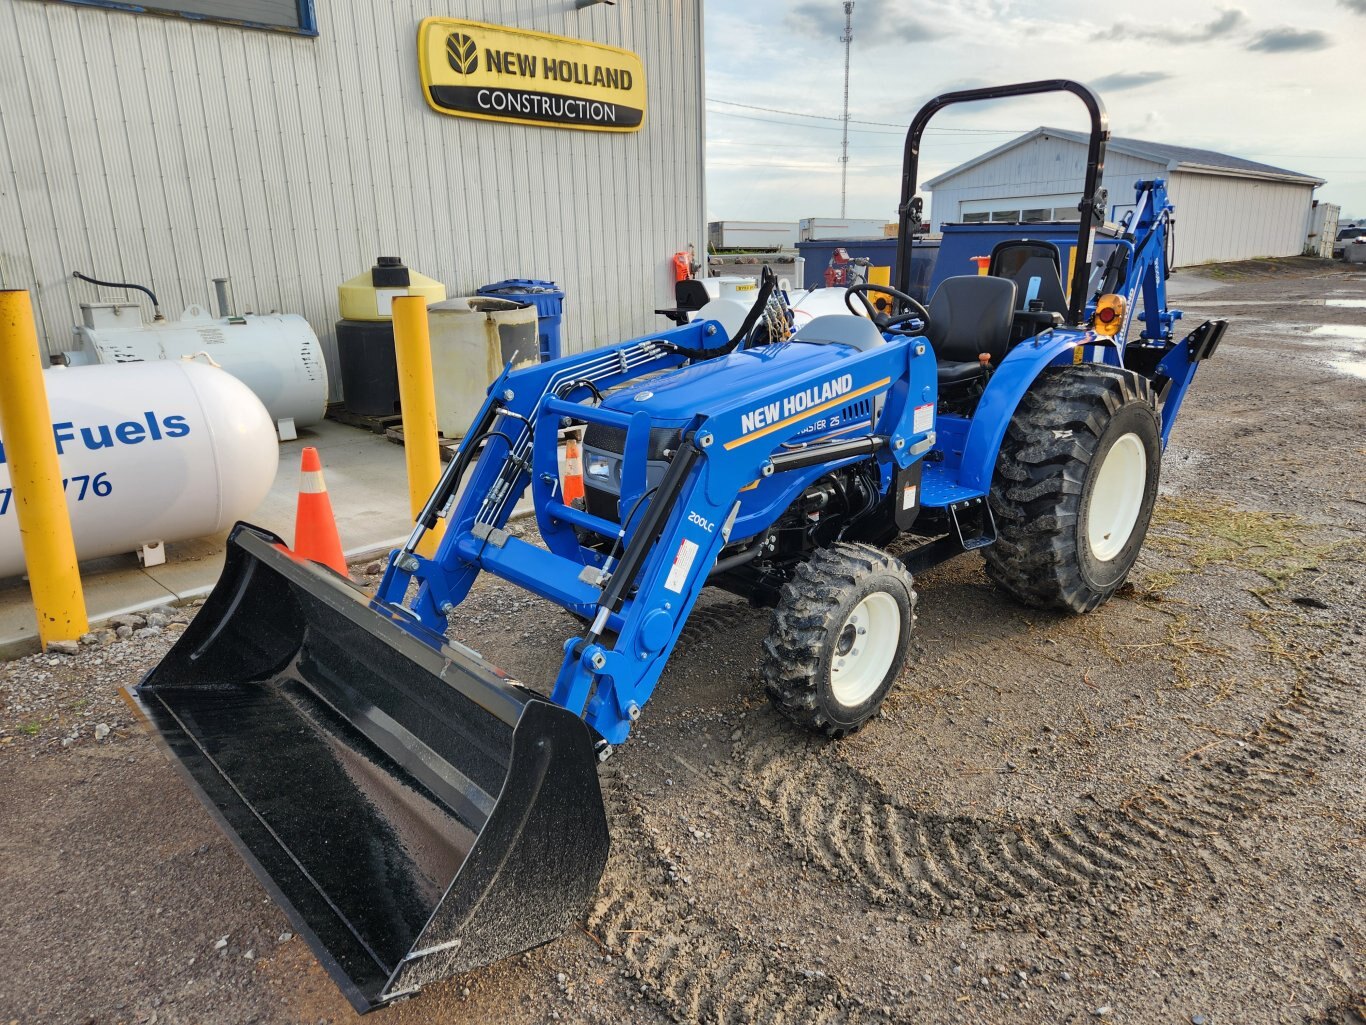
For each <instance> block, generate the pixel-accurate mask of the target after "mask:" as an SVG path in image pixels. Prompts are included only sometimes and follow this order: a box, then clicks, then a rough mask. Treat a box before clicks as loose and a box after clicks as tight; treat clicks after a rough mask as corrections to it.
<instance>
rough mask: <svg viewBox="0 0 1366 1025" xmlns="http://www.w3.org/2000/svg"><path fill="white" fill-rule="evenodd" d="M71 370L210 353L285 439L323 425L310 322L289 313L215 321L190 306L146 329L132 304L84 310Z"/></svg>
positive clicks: (319, 362)
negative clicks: (300, 430) (246, 390)
mask: <svg viewBox="0 0 1366 1025" xmlns="http://www.w3.org/2000/svg"><path fill="white" fill-rule="evenodd" d="M81 321H82V322H81V323H80V324H78V325H77V326H76V328H75V330H74V335H75V348H74V349H73V350H72V351H69V352H67V353H65V356H66V358H67V362H68V363H69V364H70V365H71V366H83V365H87V364H91V363H134V362H138V361H147V362H150V361H153V360H178V359H180V358H181V357H182V356H194V355H196V354H198V353H201V352H205V353H208V354H209V356H210V358H211V359H212V360H213V361H214V363H216V364H217V365H218V366H220V367H222V368H223V369H224V370H226V371H227V372H228V373H230V374H232V376H233V377H236V378H237V379H238V380H240V381H242V383H244V384H245V385H246V386H247V387H248V388H250V389H251V390H252V391H253V392H255V393H256V397H257V398H259V399H260V400H261V402H262V403H264V404H265V407H266V409H267V410H268V411H269V413H270V418H271V419H272V420H274V421H275V422H276V425H277V427H278V429H279V432H280V437H281V439H282V440H286V441H287V440H290V439H292V438H294V437H295V436H296V435H295V433H294V430H293V429H294V428H295V427H307V426H309V425H310V424H315V423H318V422H319V421H321V420H322V418H323V414H324V413H325V412H326V410H327V364H326V363H324V362H323V353H322V346H321V345H319V344H318V336H317V335H315V334H314V333H313V329H312V328H311V327H309V325H308V321H306V320H304V318H303V317H300V316H299V315H297V314H294V313H268V314H264V315H262V314H247V315H246V316H242V317H217V318H216V317H213V316H210V314H209V313H208V311H206V310H205V309H203V308H202V307H200V306H195V305H192V306H188V307H186V309H185V312H184V313H183V314H181V316H180V319H179V320H159V321H153V322H152V323H150V324H147V323H144V322H143V319H142V312H141V307H139V306H138V305H137V304H136V303H81Z"/></svg>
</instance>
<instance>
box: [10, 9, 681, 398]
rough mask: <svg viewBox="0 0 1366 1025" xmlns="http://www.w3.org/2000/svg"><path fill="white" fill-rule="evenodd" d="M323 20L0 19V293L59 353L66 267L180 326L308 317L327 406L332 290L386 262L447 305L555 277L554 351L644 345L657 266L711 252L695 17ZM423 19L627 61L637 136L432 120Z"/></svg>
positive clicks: (657, 288)
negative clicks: (144, 288)
mask: <svg viewBox="0 0 1366 1025" xmlns="http://www.w3.org/2000/svg"><path fill="white" fill-rule="evenodd" d="M318 6H319V10H318V18H319V26H318V30H319V36H318V38H316V39H310V38H304V37H298V36H292V35H285V34H276V33H270V32H261V31H253V30H246V29H238V28H233V27H230V26H221V25H214V24H208V23H195V22H189V21H183V20H178V19H173V18H172V19H168V18H160V17H151V16H146V15H137V14H129V13H123V12H116V11H106V10H101V9H97V8H88V7H76V6H67V5H64V4H44V3H40V2H37V0H0V285H2V286H3V287H6V288H28V289H32V290H33V291H34V295H35V304H36V307H37V313H38V317H39V322H40V327H41V330H42V331H43V333H44V335H45V337H46V339H47V344H48V346H49V348H50V350H51V351H54V352H56V351H59V350H61V349H62V348H64V347H65V346H66V341H67V338H68V337H69V335H70V330H71V324H72V323H74V321H75V319H76V316H77V304H78V303H79V302H81V301H89V300H93V299H96V298H98V297H99V291H100V290H97V289H95V288H93V287H91V286H88V285H84V284H81V283H80V282H73V281H72V280H71V276H70V275H71V271H73V270H81V271H84V272H86V273H89V274H93V275H95V276H97V277H104V278H106V279H109V280H124V281H135V282H139V283H141V284H147V285H149V286H150V287H152V289H153V290H154V291H155V292H157V294H158V296H159V298H160V299H161V303H162V306H163V308H164V309H165V310H166V311H167V313H168V315H171V316H174V315H176V314H177V313H178V312H179V310H180V309H181V308H182V307H183V306H185V305H187V304H189V303H201V304H208V303H209V302H210V301H211V297H212V285H211V284H210V282H211V279H212V278H214V277H220V276H228V277H230V278H232V291H233V295H234V298H235V303H236V308H237V309H238V310H253V311H268V310H276V309H278V310H285V311H289V312H299V313H302V314H304V315H305V316H306V317H307V318H308V319H309V321H310V322H311V323H312V324H313V326H314V328H315V329H316V330H317V331H318V333H319V335H320V336H322V337H323V339H324V348H325V350H326V352H327V355H328V364H329V371H330V372H331V377H332V381H333V382H334V385H333V386H334V389H335V387H336V382H337V381H338V380H339V375H338V373H337V365H336V359H335V346H334V341H333V338H332V325H333V323H334V321H335V320H336V319H337V316H338V314H337V304H336V291H335V289H336V285H337V284H338V283H340V282H341V281H343V280H345V279H347V278H349V277H351V276H353V275H355V274H357V273H360V272H361V271H363V270H364V269H366V268H367V267H369V266H370V264H371V263H372V261H373V260H374V258H375V257H376V256H378V255H380V254H381V253H383V254H397V255H400V256H402V257H403V258H404V259H405V260H406V261H407V262H408V264H409V265H410V266H412V267H414V268H415V269H418V270H421V271H422V272H424V273H427V274H430V275H432V276H433V277H436V278H438V279H440V280H442V281H444V282H445V283H446V286H447V288H448V290H449V291H450V294H452V295H460V294H467V293H471V292H473V291H474V289H475V288H476V287H477V286H479V285H481V284H485V283H487V282H490V281H495V280H498V279H501V278H508V277H539V278H551V279H554V280H555V281H557V282H559V283H560V285H561V286H562V287H563V288H564V289H565V291H566V293H567V295H568V298H567V300H566V305H565V324H564V331H565V344H566V351H577V350H582V349H586V348H592V347H593V346H595V345H599V344H602V343H605V342H610V341H615V340H618V339H621V338H626V337H630V336H632V335H637V334H643V333H645V332H647V331H650V330H652V329H655V328H657V327H659V326H660V323H659V318H657V317H656V316H655V315H654V313H653V310H654V308H655V307H656V306H658V305H665V304H667V305H672V301H671V300H672V277H671V275H670V273H669V263H668V257H669V254H671V253H673V252H674V251H675V250H677V249H679V248H682V247H683V246H685V245H686V244H687V243H689V242H694V243H696V244H697V245H698V246H699V248H701V246H702V244H703V243H704V242H705V240H706V236H705V224H704V214H703V195H702V184H703V183H702V161H701V142H700V140H701V138H702V128H703V126H702V95H703V89H702V53H701V45H702V42H701V41H702V27H701V18H702V14H701V10H700V2H699V0H657V2H653V3H650V4H638V3H630V4H622V5H618V6H614V7H609V6H606V5H599V6H595V7H591V8H588V9H586V10H584V11H575V10H574V9H572V5H571V4H567V3H564V2H563V0H516V2H507V0H502V2H500V0H470V2H468V3H455V4H449V5H446V6H444V7H441V6H440V5H438V6H437V7H433V6H431V5H430V3H419V2H416V0H395V2H393V3H384V4H376V3H373V2H370V0H330V2H329V3H326V4H319V5H318ZM433 13H441V14H448V15H450V16H455V17H468V18H473V19H476V20H484V21H489V22H496V23H498V24H504V25H512V26H517V27H521V28H529V29H536V30H539V31H544V32H554V33H560V34H563V35H569V36H575V37H579V38H583V39H591V40H595V41H597V42H602V43H608V44H611V45H614V46H621V47H624V48H625V49H628V50H633V51H635V52H636V53H638V54H640V56H641V59H642V61H643V62H644V65H645V72H646V76H647V88H648V96H649V99H648V103H649V111H648V113H647V115H646V122H645V127H644V128H643V129H642V130H641V131H640V132H638V133H635V134H621V135H618V134H611V133H598V132H583V131H571V130H565V129H555V128H537V127H531V126H524V125H510V124H499V123H493V122H482V121H474V120H469V119H462V118H453V117H447V116H444V115H440V114H437V113H435V112H434V111H432V110H430V109H429V108H428V107H427V105H426V103H425V102H424V100H423V97H422V90H421V85H420V82H419V78H418V71H417V55H416V50H417V45H416V38H417V26H418V23H419V21H420V20H421V19H422V18H423V17H425V16H427V15H429V14H433ZM111 294H112V293H111Z"/></svg>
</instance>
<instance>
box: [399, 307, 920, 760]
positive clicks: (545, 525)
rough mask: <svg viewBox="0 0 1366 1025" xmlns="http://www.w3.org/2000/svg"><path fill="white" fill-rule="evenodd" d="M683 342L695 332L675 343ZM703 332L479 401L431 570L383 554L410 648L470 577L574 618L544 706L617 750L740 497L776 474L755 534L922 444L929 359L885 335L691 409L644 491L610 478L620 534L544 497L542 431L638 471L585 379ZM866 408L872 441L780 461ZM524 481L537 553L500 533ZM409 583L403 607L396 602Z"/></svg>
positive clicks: (513, 382)
mask: <svg viewBox="0 0 1366 1025" xmlns="http://www.w3.org/2000/svg"><path fill="white" fill-rule="evenodd" d="M689 330H691V331H694V332H696V335H697V337H695V338H693V339H687V338H685V337H684V336H682V335H680V334H679V332H683V331H689ZM709 330H712V334H710V335H708V334H707V331H709ZM718 335H719V340H717V341H716V344H717V345H720V344H721V343H722V342H724V334H723V333H722V332H720V331H719V330H714V329H713V328H712V326H711V325H706V326H702V327H699V326H698V325H696V324H694V325H690V326H689V327H688V328H685V329H678V331H675V332H666V333H665V334H664V335H660V336H656V337H654V338H653V339H640V340H637V341H635V342H631V343H626V344H625V345H623V346H619V347H616V348H614V349H609V350H597V351H595V352H594V353H591V354H589V355H588V356H586V357H585V358H584V359H583V360H581V361H574V362H573V363H572V364H571V365H570V366H569V367H563V368H559V365H558V364H548V365H546V366H545V367H540V368H534V369H533V370H531V371H529V372H528V371H522V372H518V373H512V374H508V375H506V377H505V378H504V379H502V380H500V382H499V383H497V384H495V385H494V388H493V389H492V390H491V396H492V398H491V400H490V401H492V402H497V401H499V400H500V396H501V402H502V403H504V404H503V405H502V406H501V410H500V412H499V415H498V416H497V418H496V419H495V421H494V427H493V430H492V431H491V432H490V433H489V435H488V437H489V439H490V440H489V441H488V442H487V443H486V444H485V446H484V450H483V452H482V454H481V455H480V456H479V459H478V461H477V463H475V465H474V466H473V469H472V473H471V476H470V481H469V484H468V486H467V487H466V490H465V492H464V494H463V495H462V497H461V498H460V500H459V502H458V503H457V504H456V505H455V507H454V509H453V511H452V512H451V514H450V517H449V522H450V526H449V528H448V530H447V532H446V535H445V537H444V539H443V541H442V544H441V546H440V547H439V548H438V550H437V552H436V553H435V555H434V556H433V558H432V559H430V560H427V559H423V558H422V557H421V556H418V555H416V554H415V553H412V552H405V551H400V552H397V553H395V555H394V557H393V558H392V559H391V562H390V566H389V569H388V572H387V573H386V576H385V579H384V581H383V582H382V585H381V589H380V593H379V597H380V599H381V600H382V601H383V602H384V603H385V604H386V605H387V606H389V607H391V608H393V609H394V610H395V613H396V614H397V615H398V616H399V617H400V619H403V618H406V619H407V620H408V621H410V622H413V623H414V627H415V629H414V634H415V635H416V636H431V634H430V633H429V631H434V632H440V631H443V630H444V629H445V613H444V611H443V609H449V608H452V607H454V605H455V604H457V603H458V602H459V600H460V599H461V598H463V597H464V595H465V594H466V593H468V590H469V587H470V585H471V584H472V583H473V580H474V578H475V577H476V576H477V574H478V573H480V572H489V573H493V574H494V575H495V576H498V577H501V578H503V579H506V580H509V581H511V582H513V583H515V584H517V585H518V586H520V587H522V588H525V589H527V590H529V591H532V592H533V593H536V594H539V595H540V596H541V597H544V598H547V599H549V600H551V601H553V602H556V603H557V604H559V605H561V606H563V607H565V608H567V609H569V610H570V611H572V612H575V613H576V614H578V615H579V616H581V617H583V618H585V619H588V620H590V621H591V624H592V625H591V626H590V627H589V629H588V630H587V631H586V632H585V633H584V634H583V635H582V636H576V637H570V638H567V639H566V640H565V641H564V660H563V663H562V665H561V668H560V671H559V674H558V676H557V678H556V680H555V681H554V684H553V690H552V691H551V695H550V696H551V700H552V701H554V703H555V704H557V705H560V706H561V707H563V708H566V709H568V710H569V711H571V712H574V713H576V714H581V715H582V716H583V717H584V719H585V720H586V721H587V722H588V724H589V725H590V726H591V727H593V729H594V730H596V731H597V733H598V735H599V736H600V737H601V738H602V739H603V740H604V741H605V742H606V743H608V744H617V743H620V742H622V741H623V740H625V739H626V736H627V734H628V733H629V731H630V724H631V723H632V722H633V721H634V720H635V719H636V718H638V717H639V715H640V711H641V709H642V708H643V707H644V705H645V703H646V701H648V700H649V698H650V695H651V694H652V693H653V690H654V687H655V685H656V683H657V682H658V679H659V676H660V674H661V672H662V671H663V669H664V666H665V664H666V663H667V661H668V658H669V654H670V652H671V651H672V650H673V646H674V644H675V643H676V641H677V639H678V636H679V634H680V633H681V631H682V629H683V625H684V623H685V622H686V620H687V617H688V613H689V612H690V611H691V609H692V607H693V604H694V602H695V601H696V599H697V597H698V595H699V593H700V592H701V590H702V587H703V586H704V585H705V583H706V580H707V576H708V573H709V571H710V569H711V567H712V566H713V565H714V564H715V562H716V559H717V555H718V553H719V552H720V551H721V549H722V548H723V547H724V546H725V545H726V544H727V543H728V542H729V541H731V540H733V539H734V540H739V538H736V537H735V535H734V534H733V529H734V527H735V524H736V520H737V515H738V511H739V505H740V503H739V496H740V494H741V492H742V491H746V490H748V489H750V488H751V487H754V486H755V485H756V484H757V482H759V481H761V480H766V479H768V478H771V477H775V476H780V475H791V478H792V485H791V487H790V488H787V489H783V488H778V489H776V490H775V491H774V492H773V493H774V494H775V496H777V497H775V498H774V500H772V501H771V502H770V503H769V504H768V506H766V507H765V508H764V509H762V510H761V511H760V512H759V513H758V514H751V515H749V516H747V517H746V523H747V524H748V530H749V532H750V533H753V532H755V530H757V529H759V528H761V527H766V526H767V525H768V523H771V522H772V521H773V520H774V519H776V518H777V517H778V516H779V515H781V514H782V512H784V511H785V509H786V507H787V504H788V502H789V501H790V500H791V498H792V497H795V495H796V494H799V493H800V491H801V489H802V488H803V487H804V486H805V484H806V483H807V482H808V481H809V480H810V477H811V475H812V474H813V473H823V472H828V471H829V470H830V469H832V468H835V467H838V466H840V465H843V464H844V463H847V462H852V461H855V460H859V459H868V458H870V457H871V458H875V459H876V460H877V461H878V463H879V466H880V467H881V468H882V470H883V473H884V475H885V476H887V477H888V478H890V475H891V474H892V473H893V472H894V471H895V469H896V468H897V467H901V468H904V467H906V466H909V465H910V464H911V463H912V462H914V461H915V460H916V459H918V458H919V456H920V455H921V454H922V453H923V452H924V451H926V450H928V448H929V447H930V446H931V445H932V444H933V431H932V426H931V425H930V423H929V422H928V421H927V420H926V422H924V423H922V428H923V429H922V430H920V431H919V432H916V431H915V430H913V427H914V426H915V424H914V422H913V421H914V410H915V407H916V406H920V407H922V409H923V408H924V407H925V406H927V405H928V406H931V408H932V404H933V402H934V397H935V373H934V357H933V354H932V353H931V352H930V350H929V348H928V346H927V345H926V344H925V343H924V342H923V340H920V339H912V338H905V337H898V338H895V339H893V340H891V341H888V342H887V343H886V344H883V345H879V346H876V347H874V348H871V349H869V350H867V351H864V352H858V351H855V350H853V349H847V350H842V351H847V352H848V355H847V356H845V357H844V358H840V359H837V360H834V361H833V362H829V363H827V364H825V365H823V366H821V367H820V368H819V369H814V370H810V371H808V372H807V373H805V374H802V375H798V376H793V377H788V378H779V380H778V382H777V383H775V384H772V385H768V386H767V387H766V388H764V389H762V390H759V391H755V392H753V393H751V394H749V395H747V396H746V397H745V398H744V399H741V400H734V399H733V400H730V401H729V402H721V403H718V404H715V405H713V406H710V407H707V408H703V409H700V410H699V411H698V412H697V413H696V415H695V416H694V417H693V418H692V420H691V422H689V423H688V424H687V425H686V427H684V428H683V430H682V431H681V436H680V444H679V446H678V448H677V450H676V451H675V452H673V454H672V458H671V460H670V463H669V468H668V472H667V473H666V474H665V476H664V478H663V480H662V481H660V482H659V483H658V485H656V486H655V487H654V488H652V489H647V487H646V484H645V480H644V477H643V475H637V476H636V477H635V478H634V479H631V480H628V481H626V482H624V483H623V499H622V503H621V506H622V522H621V523H614V522H612V521H609V520H606V519H603V518H601V517H598V516H594V515H592V514H591V513H588V512H586V511H584V510H581V509H576V508H574V507H573V506H571V505H567V504H565V503H564V502H563V501H562V500H560V499H561V496H560V495H559V493H558V488H559V476H558V472H557V470H556V467H555V442H556V428H557V427H558V426H559V425H560V424H561V423H563V422H564V421H566V420H572V421H577V422H584V423H589V424H592V423H599V424H602V425H605V426H609V427H612V428H615V429H617V430H620V431H623V432H624V433H625V437H626V441H625V451H626V453H627V459H626V463H627V465H628V466H629V465H631V464H632V459H633V457H634V464H635V465H636V466H637V467H639V466H643V465H644V462H645V460H644V458H643V451H644V446H645V445H646V443H647V439H648V435H649V431H650V426H651V425H650V421H649V417H648V416H646V415H644V414H639V413H638V414H635V415H629V414H623V413H621V412H619V411H616V410H612V409H608V408H604V407H601V406H597V405H594V404H593V401H592V399H593V388H590V387H589V386H588V384H587V383H586V382H587V381H589V380H590V378H589V377H588V376H587V375H589V374H590V373H593V372H594V368H606V370H607V372H606V373H605V374H602V375H601V377H600V378H598V379H596V380H594V382H593V383H594V386H595V387H596V388H597V389H598V390H599V391H602V390H605V389H606V388H608V387H615V386H620V385H622V384H625V383H627V382H628V381H629V380H631V379H632V378H635V377H642V376H645V375H649V374H652V373H655V372H657V371H658V370H660V369H663V368H666V367H667V366H669V365H671V364H676V362H677V361H676V359H675V358H674V357H672V356H669V355H668V354H667V353H665V352H663V350H661V349H660V343H661V342H664V343H671V344H679V345H683V344H687V345H689V346H690V347H691V346H696V345H697V343H698V341H699V340H700V341H707V340H714V339H717V338H718ZM652 345H653V348H652ZM656 350H658V354H656V355H650V353H652V352H655V351H656ZM632 358H635V359H637V360H638V362H636V363H634V364H632V365H630V366H627V367H626V368H625V369H623V368H622V364H623V361H627V362H629V361H630V360H631V359H632ZM552 368H558V369H552ZM775 376H777V375H775ZM509 396H510V397H509ZM865 396H866V397H868V398H870V399H877V400H879V403H880V408H881V415H880V417H879V419H878V421H877V422H876V424H875V425H874V427H873V429H872V430H871V431H869V432H866V433H865V434H863V435H862V436H847V437H842V438H840V439H838V440H833V441H828V442H821V443H813V444H810V445H806V446H802V447H800V448H793V449H790V450H788V449H784V446H785V445H791V444H792V443H793V440H794V439H795V438H797V436H798V435H800V434H802V433H803V432H804V431H807V430H808V429H809V428H810V427H811V426H812V424H813V423H815V422H817V421H818V420H819V419H820V418H821V416H822V415H823V414H825V413H827V412H828V410H829V409H830V408H832V407H834V406H836V405H843V404H847V403H849V402H850V401H853V400H857V399H860V398H862V397H865ZM576 400H577V401H576ZM924 419H925V418H924V417H923V415H922V420H924ZM477 443H478V439H470V440H468V441H467V442H466V444H467V445H473V444H477ZM813 467H814V469H813ZM528 486H530V487H532V488H533V489H534V490H535V492H536V493H535V499H536V508H537V514H538V517H539V518H540V521H541V528H542V531H541V532H542V535H543V537H544V538H545V540H546V542H547V547H545V548H542V547H539V546H537V545H533V544H530V543H528V542H526V541H524V540H522V539H520V538H518V537H515V536H513V535H512V534H510V533H509V532H508V531H507V530H506V529H505V528H506V525H507V520H508V517H509V516H510V514H511V511H512V508H513V506H514V504H515V503H516V501H517V498H518V497H519V496H520V495H521V494H522V493H523V492H524V491H525V489H526V488H527V487H528ZM575 530H578V531H588V532H592V533H595V534H597V535H599V536H605V537H612V536H615V537H616V538H617V539H618V543H617V545H615V546H614V547H613V548H612V549H611V551H610V552H609V553H607V554H606V555H604V554H603V553H602V552H600V551H595V550H592V549H590V548H585V547H583V546H582V545H580V544H579V543H578V540H577V538H576V535H575ZM414 583H416V590H415V592H413V593H414V594H415V597H414V598H413V599H412V600H411V601H410V602H408V603H406V604H405V602H404V600H403V599H404V598H405V596H407V595H409V593H410V590H411V586H412V584H414ZM447 603H449V604H447ZM419 627H422V628H420V629H419Z"/></svg>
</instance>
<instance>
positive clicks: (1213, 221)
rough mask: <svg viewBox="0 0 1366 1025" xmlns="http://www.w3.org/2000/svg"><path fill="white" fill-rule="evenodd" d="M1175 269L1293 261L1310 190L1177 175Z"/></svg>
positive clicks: (1303, 230)
mask: <svg viewBox="0 0 1366 1025" xmlns="http://www.w3.org/2000/svg"><path fill="white" fill-rule="evenodd" d="M1168 191H1169V192H1170V193H1171V199H1172V205H1173V206H1175V207H1176V265H1177V266H1178V267H1181V266H1188V265H1191V264H1196V263H1216V262H1225V261H1228V260H1251V259H1254V258H1256V257H1259V256H1298V255H1300V254H1301V253H1302V252H1304V246H1305V241H1306V238H1307V219H1308V216H1309V208H1310V204H1311V203H1312V202H1313V198H1314V190H1313V189H1312V188H1311V187H1310V186H1308V185H1292V184H1288V183H1285V182H1269V181H1255V180H1252V179H1249V178H1230V177H1226V176H1222V175H1213V174H1192V173H1190V172H1188V171H1177V172H1176V173H1175V174H1173V175H1172V176H1171V183H1170V185H1169V187H1168Z"/></svg>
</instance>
